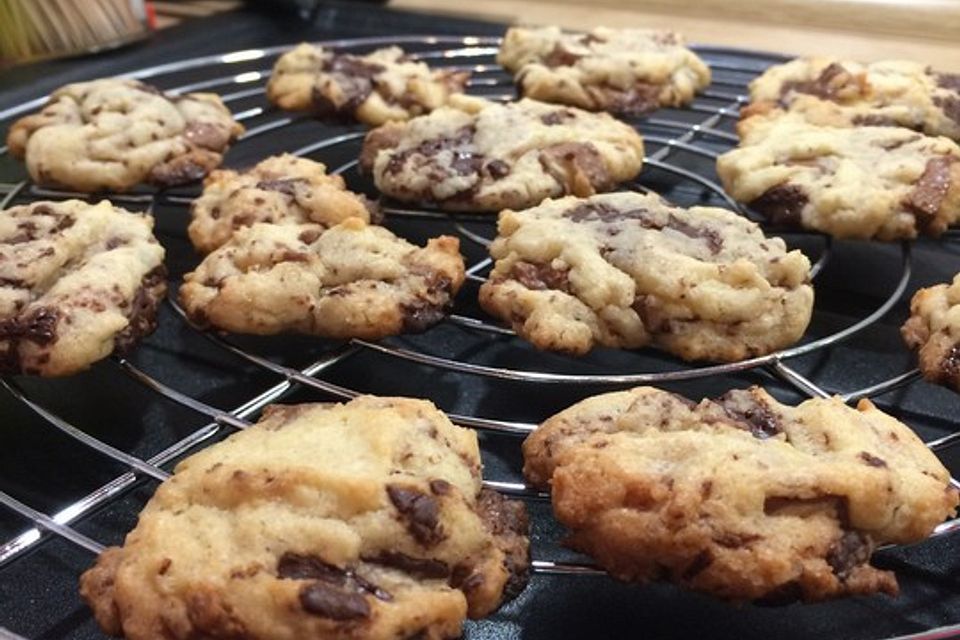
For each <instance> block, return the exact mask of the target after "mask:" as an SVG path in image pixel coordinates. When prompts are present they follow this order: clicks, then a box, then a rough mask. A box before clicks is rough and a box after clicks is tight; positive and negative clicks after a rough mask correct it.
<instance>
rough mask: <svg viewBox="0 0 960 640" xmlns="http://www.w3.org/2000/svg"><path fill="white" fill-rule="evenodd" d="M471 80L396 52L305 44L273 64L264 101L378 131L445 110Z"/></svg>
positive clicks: (464, 72) (458, 73)
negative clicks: (343, 50)
mask: <svg viewBox="0 0 960 640" xmlns="http://www.w3.org/2000/svg"><path fill="white" fill-rule="evenodd" d="M469 77H470V73H469V72H466V71H455V70H452V69H430V67H428V66H427V65H426V63H424V62H419V61H416V60H413V59H411V58H409V57H407V55H406V54H405V53H404V52H403V50H402V49H400V48H399V47H386V48H384V49H377V50H376V51H374V52H372V53H369V54H366V55H362V56H360V55H352V54H348V53H336V52H334V51H331V50H330V49H324V48H323V47H317V46H314V45H310V44H306V43H304V44H301V45H299V46H298V47H296V48H295V49H293V50H292V51H290V52H288V53H285V54H284V55H282V56H281V57H280V59H279V60H277V64H276V65H275V66H274V69H273V75H272V76H271V77H270V82H269V83H268V84H267V97H268V98H269V99H270V102H272V103H274V104H275V105H277V106H278V107H280V108H281V109H288V110H292V111H310V112H312V113H314V114H316V115H317V116H319V117H328V118H329V117H332V118H338V119H355V120H359V121H360V122H363V123H366V124H369V125H373V126H376V125H380V124H383V123H384V122H388V121H390V120H408V119H409V118H412V117H414V116H418V115H421V114H424V113H429V112H430V111H433V110H434V109H436V108H438V107H441V106H443V105H444V104H445V103H446V102H447V101H448V100H449V99H450V96H451V95H453V94H456V93H461V92H462V91H463V87H464V85H466V83H467V80H468V79H469Z"/></svg>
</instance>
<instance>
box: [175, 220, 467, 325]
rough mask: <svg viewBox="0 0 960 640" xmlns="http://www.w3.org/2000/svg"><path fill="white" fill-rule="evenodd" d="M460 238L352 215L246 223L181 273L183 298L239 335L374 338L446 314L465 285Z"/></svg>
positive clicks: (202, 320) (203, 320) (203, 321)
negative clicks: (418, 236)
mask: <svg viewBox="0 0 960 640" xmlns="http://www.w3.org/2000/svg"><path fill="white" fill-rule="evenodd" d="M459 248H460V244H459V241H458V240H457V238H455V237H451V236H440V237H437V238H432V239H431V240H429V241H428V242H427V245H426V246H425V247H418V246H416V245H413V244H410V243H409V242H407V241H406V240H404V239H402V238H398V237H397V236H395V235H393V234H392V233H391V232H390V231H388V230H387V229H385V228H384V227H380V226H376V225H369V224H367V223H365V222H364V221H363V220H361V219H360V218H348V219H346V220H344V221H343V222H341V223H340V224H337V225H335V226H333V227H330V228H325V227H323V226H321V225H318V224H299V225H297V224H267V223H262V222H261V223H256V224H254V225H253V226H250V227H247V228H244V229H240V230H238V231H237V232H235V233H234V235H233V236H232V237H231V238H230V240H229V241H228V242H227V243H226V244H224V245H223V246H221V247H220V248H219V249H217V250H216V251H214V252H213V253H211V254H209V255H208V256H207V257H206V258H204V260H203V262H201V263H200V265H199V266H198V267H197V268H196V270H194V271H193V272H192V273H188V274H187V275H186V276H184V283H183V286H182V287H180V301H181V303H182V304H183V306H184V308H185V309H186V312H187V314H188V316H189V317H190V318H191V319H192V320H193V321H194V322H195V323H197V324H199V325H202V326H211V327H215V328H217V329H224V330H226V331H234V332H237V333H252V334H259V335H269V334H276V333H284V332H294V333H303V334H309V335H316V336H324V337H331V338H366V339H377V338H382V337H385V336H391V335H397V334H399V333H416V332H420V331H424V330H426V329H427V328H429V327H431V326H432V325H434V324H436V323H437V322H439V321H441V320H443V318H444V317H445V316H446V313H447V311H448V310H449V309H450V307H452V305H453V297H454V295H455V294H456V293H457V290H459V288H460V285H461V284H463V279H464V266H463V257H462V256H461V255H460V250H459Z"/></svg>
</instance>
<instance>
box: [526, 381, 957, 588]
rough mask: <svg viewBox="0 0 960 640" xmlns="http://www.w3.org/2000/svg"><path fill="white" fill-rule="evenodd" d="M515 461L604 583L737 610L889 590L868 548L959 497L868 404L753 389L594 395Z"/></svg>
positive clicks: (940, 514) (911, 534) (923, 533)
mask: <svg viewBox="0 0 960 640" xmlns="http://www.w3.org/2000/svg"><path fill="white" fill-rule="evenodd" d="M523 453H524V460H525V466H524V473H525V475H526V476H527V477H528V478H529V479H530V480H531V481H532V482H534V483H536V484H538V485H540V486H545V485H546V484H547V483H549V484H550V486H551V487H552V500H553V508H554V513H555V514H556V516H557V519H558V520H559V521H560V522H561V523H563V524H564V525H565V526H567V527H568V528H569V529H570V530H571V532H572V535H571V537H570V539H569V543H570V545H571V546H572V547H574V548H575V549H578V550H580V551H584V552H586V553H588V554H590V555H591V556H593V557H594V558H595V559H596V560H597V562H598V563H599V564H600V565H601V566H602V567H604V568H605V569H606V570H607V571H608V572H609V573H610V574H612V575H613V576H615V577H617V578H619V579H622V580H633V581H639V582H647V581H651V580H669V581H672V582H676V583H679V584H681V585H683V586H685V587H688V588H691V589H695V590H697V591H702V592H706V593H710V594H713V595H715V596H718V597H721V598H724V599H728V600H735V601H750V600H765V601H768V602H778V603H783V602H788V601H792V600H798V599H799V600H808V601H810V600H823V599H826V598H833V597H838V596H846V595H856V594H869V593H876V592H881V593H888V594H896V592H897V581H896V577H895V576H894V575H893V573H891V572H888V571H881V570H878V569H876V568H874V567H872V566H870V564H869V560H870V555H871V553H872V552H873V550H874V549H875V548H877V547H878V546H879V545H883V544H887V543H897V544H908V543H911V542H917V541H919V540H922V539H923V538H925V537H927V536H928V535H929V534H930V533H931V532H932V531H933V529H934V527H935V526H936V525H938V524H939V523H941V522H943V520H944V519H945V518H946V517H948V516H950V515H952V514H953V513H954V510H955V508H956V506H957V502H958V496H957V491H956V489H954V488H953V487H952V486H951V485H950V475H949V473H948V472H947V470H946V469H945V468H944V467H943V465H942V464H940V461H939V460H937V457H936V456H935V455H934V454H933V453H931V452H930V450H929V449H927V448H926V447H925V446H924V445H923V442H921V441H920V439H919V438H918V437H917V436H916V435H915V434H914V433H913V432H912V431H911V430H910V429H909V428H908V427H907V426H905V425H904V424H902V423H900V422H898V421H897V420H895V419H894V418H892V417H890V416H888V415H886V414H884V413H882V412H881V411H879V410H878V409H877V408H876V407H875V406H874V405H873V404H872V403H871V402H870V401H869V400H861V401H860V403H859V404H858V405H857V409H852V408H850V407H847V406H846V405H844V404H843V402H842V401H841V400H840V399H839V398H831V399H816V400H807V401H806V402H803V403H801V404H800V405H798V406H796V407H790V406H786V405H782V404H780V403H779V402H777V401H776V400H774V399H773V398H772V397H770V396H769V395H768V394H767V393H766V392H765V391H763V390H762V389H760V388H758V387H754V388H752V389H749V390H736V391H730V392H729V393H727V394H726V395H724V396H723V397H721V398H719V399H717V400H703V401H702V402H700V404H694V403H693V402H691V401H689V400H687V399H686V398H683V397H680V396H677V395H674V394H671V393H667V392H665V391H660V390H658V389H654V388H652V387H640V388H636V389H632V390H630V391H622V392H618V393H608V394H604V395H600V396H595V397H593V398H589V399H587V400H584V401H583V402H580V403H578V404H576V405H574V406H572V407H570V408H569V409H567V410H565V411H563V412H561V413H559V414H557V415H555V416H553V417H552V418H550V419H549V420H547V421H546V422H544V423H543V424H542V425H541V426H540V427H539V428H538V429H537V430H536V431H535V432H534V433H533V434H532V435H531V436H530V437H529V438H528V439H527V441H526V442H524V445H523Z"/></svg>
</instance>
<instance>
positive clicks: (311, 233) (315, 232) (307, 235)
mask: <svg viewBox="0 0 960 640" xmlns="http://www.w3.org/2000/svg"><path fill="white" fill-rule="evenodd" d="M322 233H323V232H322V231H320V230H319V229H307V230H306V231H301V232H300V235H298V236H297V240H299V241H300V242H302V243H303V244H313V243H314V242H316V241H317V239H318V238H319V237H320V236H321V235H322Z"/></svg>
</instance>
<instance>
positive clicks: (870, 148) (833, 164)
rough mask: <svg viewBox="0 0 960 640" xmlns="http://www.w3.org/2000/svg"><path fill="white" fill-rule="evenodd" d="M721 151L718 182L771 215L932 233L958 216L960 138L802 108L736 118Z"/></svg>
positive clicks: (810, 225)
mask: <svg viewBox="0 0 960 640" xmlns="http://www.w3.org/2000/svg"><path fill="white" fill-rule="evenodd" d="M739 129H740V135H741V143H740V147H738V148H737V149H734V150H732V151H728V152H727V153H725V154H723V155H722V156H720V157H719V158H718V160H717V173H718V174H719V175H720V179H721V180H722V182H723V186H724V189H726V191H727V192H728V193H730V195H732V196H733V197H734V198H736V199H737V200H739V201H740V202H743V203H744V204H747V205H749V206H750V207H751V208H753V209H754V210H756V211H757V212H759V213H761V214H762V215H764V216H766V217H767V218H768V219H769V220H770V221H771V222H773V223H774V224H777V225H784V226H790V227H802V228H805V229H811V230H815V231H822V232H824V233H828V234H830V235H832V236H834V237H837V238H861V239H877V240H899V239H910V238H916V237H917V236H918V235H928V236H934V237H936V236H939V235H940V234H942V233H943V232H944V231H945V230H946V228H947V227H948V226H949V225H951V224H955V223H956V222H957V221H958V220H960V146H958V145H957V144H956V143H955V142H953V141H952V140H949V139H947V138H944V137H938V138H935V137H931V136H925V135H923V134H922V133H916V132H914V131H910V130H909V129H904V128H902V127H860V128H855V129H851V128H842V127H830V126H823V125H816V124H810V123H808V122H807V121H805V120H804V119H803V118H801V117H800V116H798V115H796V114H793V113H789V114H784V115H768V116H754V117H752V118H749V119H747V120H745V121H743V122H741V123H740V127H739Z"/></svg>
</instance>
